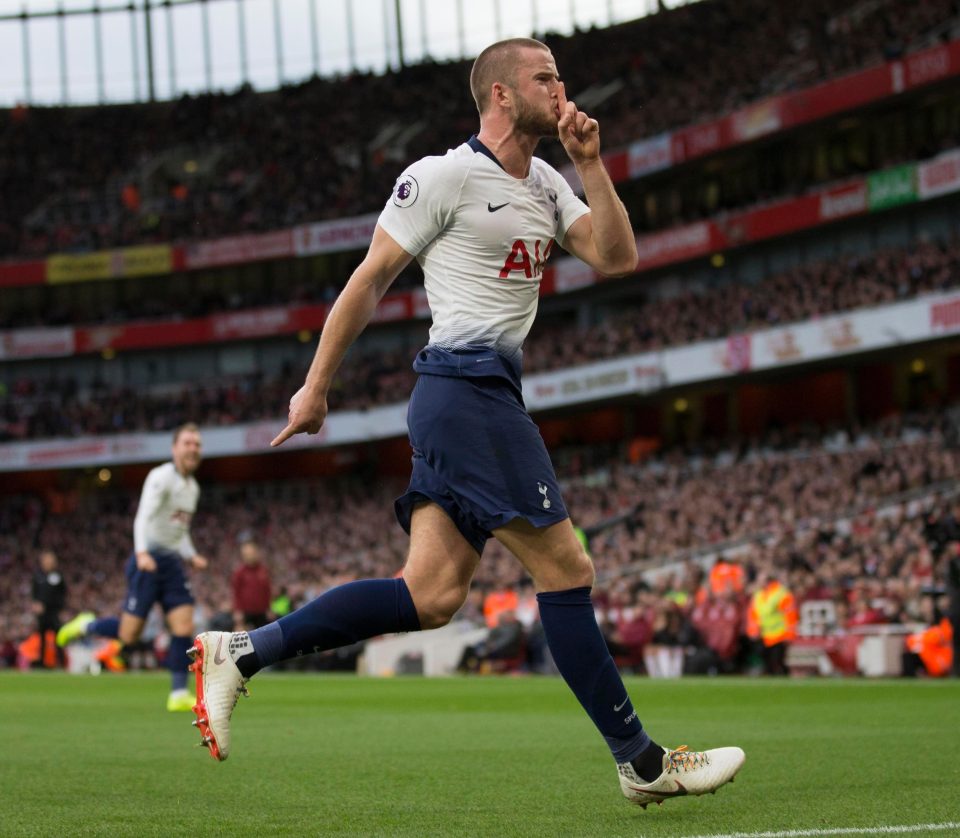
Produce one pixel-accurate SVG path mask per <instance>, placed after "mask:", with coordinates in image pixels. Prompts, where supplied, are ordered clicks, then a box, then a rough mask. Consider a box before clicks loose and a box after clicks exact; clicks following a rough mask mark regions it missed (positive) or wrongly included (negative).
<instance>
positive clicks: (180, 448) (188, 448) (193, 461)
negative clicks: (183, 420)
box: [173, 431, 203, 474]
mask: <svg viewBox="0 0 960 838" xmlns="http://www.w3.org/2000/svg"><path fill="white" fill-rule="evenodd" d="M202 447H203V446H202V443H201V442H200V434H198V433H197V432H196V431H182V432H181V433H180V436H178V437H177V440H176V442H174V443H173V464H174V465H175V466H176V467H177V471H179V472H180V473H181V474H193V473H194V472H195V471H196V470H197V468H198V467H199V465H200V452H201V449H202Z"/></svg>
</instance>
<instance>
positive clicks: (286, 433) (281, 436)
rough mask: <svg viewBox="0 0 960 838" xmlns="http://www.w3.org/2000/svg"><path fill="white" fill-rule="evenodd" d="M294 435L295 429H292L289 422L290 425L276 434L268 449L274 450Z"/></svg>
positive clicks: (291, 424) (292, 426)
mask: <svg viewBox="0 0 960 838" xmlns="http://www.w3.org/2000/svg"><path fill="white" fill-rule="evenodd" d="M295 433H297V429H296V428H295V427H294V425H293V422H291V423H290V424H288V425H287V427H285V428H284V429H283V430H282V431H280V433H278V434H277V435H276V436H275V437H274V439H273V441H272V442H271V443H270V447H271V448H276V447H277V446H278V445H282V444H283V443H284V442H286V441H287V440H288V439H290V437H292V436H293V435H294V434H295Z"/></svg>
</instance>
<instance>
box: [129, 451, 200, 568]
mask: <svg viewBox="0 0 960 838" xmlns="http://www.w3.org/2000/svg"><path fill="white" fill-rule="evenodd" d="M199 497H200V486H199V485H198V484H197V481H196V480H195V479H194V477H193V475H191V476H190V477H184V476H183V475H182V474H180V472H179V471H177V468H176V466H175V465H174V464H173V463H164V464H163V465H162V466H157V467H156V468H154V469H151V470H150V473H149V474H148V475H147V479H146V480H144V481H143V491H142V492H141V493H140V505H139V506H138V507H137V515H136V517H135V518H134V520H133V549H134V550H135V551H136V552H137V553H143V552H144V551H148V552H149V551H150V550H154V549H161V550H172V551H174V552H176V553H179V554H180V555H181V556H182V557H183V558H185V559H189V558H191V557H192V556H193V555H194V554H195V553H196V552H197V551H196V549H194V546H193V542H192V541H191V540H190V521H191V520H192V518H193V513H194V512H196V511H197V500H198V499H199Z"/></svg>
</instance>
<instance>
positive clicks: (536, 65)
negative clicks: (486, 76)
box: [513, 47, 561, 137]
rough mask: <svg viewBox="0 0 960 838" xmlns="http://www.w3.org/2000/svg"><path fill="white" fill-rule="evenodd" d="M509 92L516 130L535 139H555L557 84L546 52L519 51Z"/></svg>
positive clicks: (557, 100)
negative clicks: (511, 91)
mask: <svg viewBox="0 0 960 838" xmlns="http://www.w3.org/2000/svg"><path fill="white" fill-rule="evenodd" d="M513 91H514V111H513V123H514V125H515V126H516V129H517V130H518V131H520V132H522V133H524V134H531V135H533V136H536V137H555V136H557V123H558V122H559V121H560V99H559V97H560V91H561V84H560V77H559V76H558V75H557V65H556V62H555V61H554V60H553V56H552V55H551V54H550V53H549V52H547V51H546V50H542V49H534V48H532V47H531V48H528V49H524V50H523V51H522V53H521V59H520V61H519V62H518V65H517V74H516V86H515V87H514V88H513Z"/></svg>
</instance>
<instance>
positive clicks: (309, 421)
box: [270, 384, 327, 448]
mask: <svg viewBox="0 0 960 838" xmlns="http://www.w3.org/2000/svg"><path fill="white" fill-rule="evenodd" d="M326 418H327V397H326V395H325V394H324V393H320V392H317V391H315V390H308V389H307V385H306V384H304V385H303V387H301V388H300V389H299V390H297V392H296V393H294V394H293V398H291V399H290V410H289V412H288V414H287V427H285V428H284V429H283V430H282V431H280V433H279V434H277V436H276V437H275V438H274V440H273V442H271V443H270V447H271V448H276V446H278V445H281V444H283V443H284V442H286V441H287V440H288V439H290V437H292V436H294V435H296V434H316V433H319V432H320V428H322V427H323V422H324V420H325V419H326Z"/></svg>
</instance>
